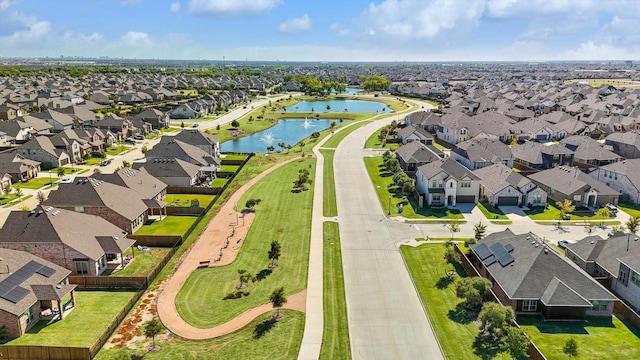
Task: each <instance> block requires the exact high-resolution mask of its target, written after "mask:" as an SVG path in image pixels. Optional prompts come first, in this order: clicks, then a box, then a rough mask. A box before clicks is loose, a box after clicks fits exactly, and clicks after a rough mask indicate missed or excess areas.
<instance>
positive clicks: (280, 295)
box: [269, 287, 287, 319]
mask: <svg viewBox="0 0 640 360" xmlns="http://www.w3.org/2000/svg"><path fill="white" fill-rule="evenodd" d="M269 301H271V305H273V308H274V309H276V314H275V316H274V317H275V318H276V319H279V318H280V317H281V316H280V308H282V307H283V306H284V304H286V303H287V297H286V296H285V295H284V287H279V288H277V289H275V290H273V292H272V293H271V296H269Z"/></svg>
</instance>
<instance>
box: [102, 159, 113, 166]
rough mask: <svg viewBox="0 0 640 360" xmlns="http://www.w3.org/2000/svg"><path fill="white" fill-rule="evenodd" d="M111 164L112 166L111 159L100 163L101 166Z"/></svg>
mask: <svg viewBox="0 0 640 360" xmlns="http://www.w3.org/2000/svg"><path fill="white" fill-rule="evenodd" d="M109 164H111V160H109V159H105V160H102V161H100V166H107V165H109Z"/></svg>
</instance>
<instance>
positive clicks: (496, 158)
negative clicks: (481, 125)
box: [449, 139, 513, 170]
mask: <svg viewBox="0 0 640 360" xmlns="http://www.w3.org/2000/svg"><path fill="white" fill-rule="evenodd" d="M449 156H450V157H451V158H453V159H454V160H456V161H457V162H459V163H461V164H462V165H464V166H465V167H466V168H467V169H469V170H476V169H480V168H483V167H486V166H490V165H493V164H505V165H507V166H508V167H513V155H512V154H511V148H510V147H509V146H508V145H507V144H505V143H503V142H502V141H500V140H496V139H471V140H467V141H463V142H461V143H459V144H456V146H455V147H453V148H452V149H451V151H450V153H449Z"/></svg>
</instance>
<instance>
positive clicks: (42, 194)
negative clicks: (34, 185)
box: [38, 191, 47, 204]
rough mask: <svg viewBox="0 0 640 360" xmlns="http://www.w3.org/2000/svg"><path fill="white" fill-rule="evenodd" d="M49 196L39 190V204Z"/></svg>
mask: <svg viewBox="0 0 640 360" xmlns="http://www.w3.org/2000/svg"><path fill="white" fill-rule="evenodd" d="M46 199H47V198H46V197H45V196H44V193H43V192H42V191H38V204H42V203H43V202H44V201H45V200H46Z"/></svg>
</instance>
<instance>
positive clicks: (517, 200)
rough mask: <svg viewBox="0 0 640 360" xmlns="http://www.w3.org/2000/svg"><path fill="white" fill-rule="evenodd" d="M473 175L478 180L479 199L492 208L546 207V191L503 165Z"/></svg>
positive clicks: (490, 167)
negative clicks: (503, 206)
mask: <svg viewBox="0 0 640 360" xmlns="http://www.w3.org/2000/svg"><path fill="white" fill-rule="evenodd" d="M473 173H474V174H476V175H477V176H478V177H479V178H480V198H483V199H486V201H487V202H488V203H489V204H491V205H492V206H500V205H519V206H546V205H547V193H546V191H544V190H543V189H541V188H540V187H538V186H537V185H536V184H535V183H534V182H533V181H531V180H530V179H528V178H527V177H524V176H522V175H520V174H519V173H517V172H515V171H513V170H512V169H511V168H509V167H507V166H505V165H504V164H495V165H491V166H487V167H484V168H481V169H477V170H475V171H474V172H473Z"/></svg>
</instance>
